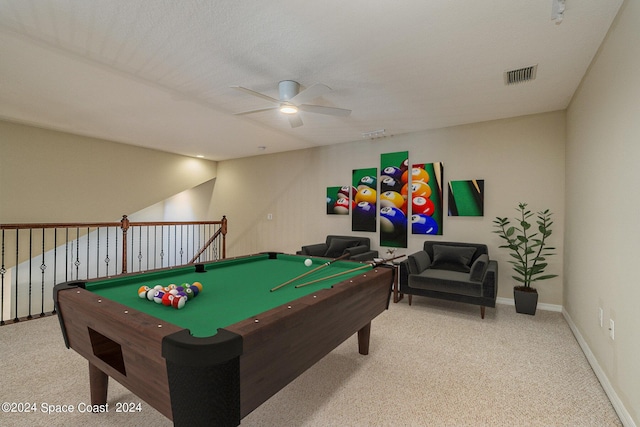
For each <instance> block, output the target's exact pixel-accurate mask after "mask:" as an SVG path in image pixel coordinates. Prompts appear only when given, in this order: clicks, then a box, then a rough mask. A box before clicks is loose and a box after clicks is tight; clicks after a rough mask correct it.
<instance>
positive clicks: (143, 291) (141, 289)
mask: <svg viewBox="0 0 640 427" xmlns="http://www.w3.org/2000/svg"><path fill="white" fill-rule="evenodd" d="M149 289H150V288H149V287H148V286H140V287H139V288H138V296H139V297H140V298H146V297H147V292H149Z"/></svg>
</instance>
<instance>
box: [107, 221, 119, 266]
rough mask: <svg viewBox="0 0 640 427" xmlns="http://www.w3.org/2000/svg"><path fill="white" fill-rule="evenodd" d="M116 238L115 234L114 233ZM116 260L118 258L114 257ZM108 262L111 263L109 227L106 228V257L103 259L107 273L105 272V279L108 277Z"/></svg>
mask: <svg viewBox="0 0 640 427" xmlns="http://www.w3.org/2000/svg"><path fill="white" fill-rule="evenodd" d="M116 236H117V232H116ZM117 258H118V257H116V259H117ZM109 261H111V260H110V259H109V227H107V255H106V257H105V259H104V263H105V264H106V266H105V269H106V270H107V271H106V272H105V277H108V276H109Z"/></svg>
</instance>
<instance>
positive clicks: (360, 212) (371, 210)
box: [353, 202, 376, 220]
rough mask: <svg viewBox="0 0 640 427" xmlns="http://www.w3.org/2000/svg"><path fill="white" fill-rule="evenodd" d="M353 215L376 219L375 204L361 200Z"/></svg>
mask: <svg viewBox="0 0 640 427" xmlns="http://www.w3.org/2000/svg"><path fill="white" fill-rule="evenodd" d="M353 215H354V216H355V217H356V218H358V219H359V220H367V219H375V217H376V209H375V206H374V205H373V204H371V203H369V202H360V203H358V204H357V205H356V209H355V210H354V211H353Z"/></svg>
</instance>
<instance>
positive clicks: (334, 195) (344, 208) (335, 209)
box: [327, 185, 355, 215]
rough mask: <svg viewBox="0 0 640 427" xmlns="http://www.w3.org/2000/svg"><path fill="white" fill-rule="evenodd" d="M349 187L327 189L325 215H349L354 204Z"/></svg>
mask: <svg viewBox="0 0 640 427" xmlns="http://www.w3.org/2000/svg"><path fill="white" fill-rule="evenodd" d="M352 189H353V187H351V186H350V185H347V186H342V187H327V215H349V212H350V211H352V210H353V206H354V205H355V202H354V200H353V196H355V191H353V192H352Z"/></svg>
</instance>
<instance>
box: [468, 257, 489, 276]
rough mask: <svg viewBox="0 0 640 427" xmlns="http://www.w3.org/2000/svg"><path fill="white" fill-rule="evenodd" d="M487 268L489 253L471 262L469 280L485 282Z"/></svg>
mask: <svg viewBox="0 0 640 427" xmlns="http://www.w3.org/2000/svg"><path fill="white" fill-rule="evenodd" d="M487 268H489V255H487V254H482V255H480V256H479V257H478V258H476V260H475V261H474V262H473V264H471V268H470V269H469V280H470V281H472V282H483V281H484V276H485V274H486V272H487Z"/></svg>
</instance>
